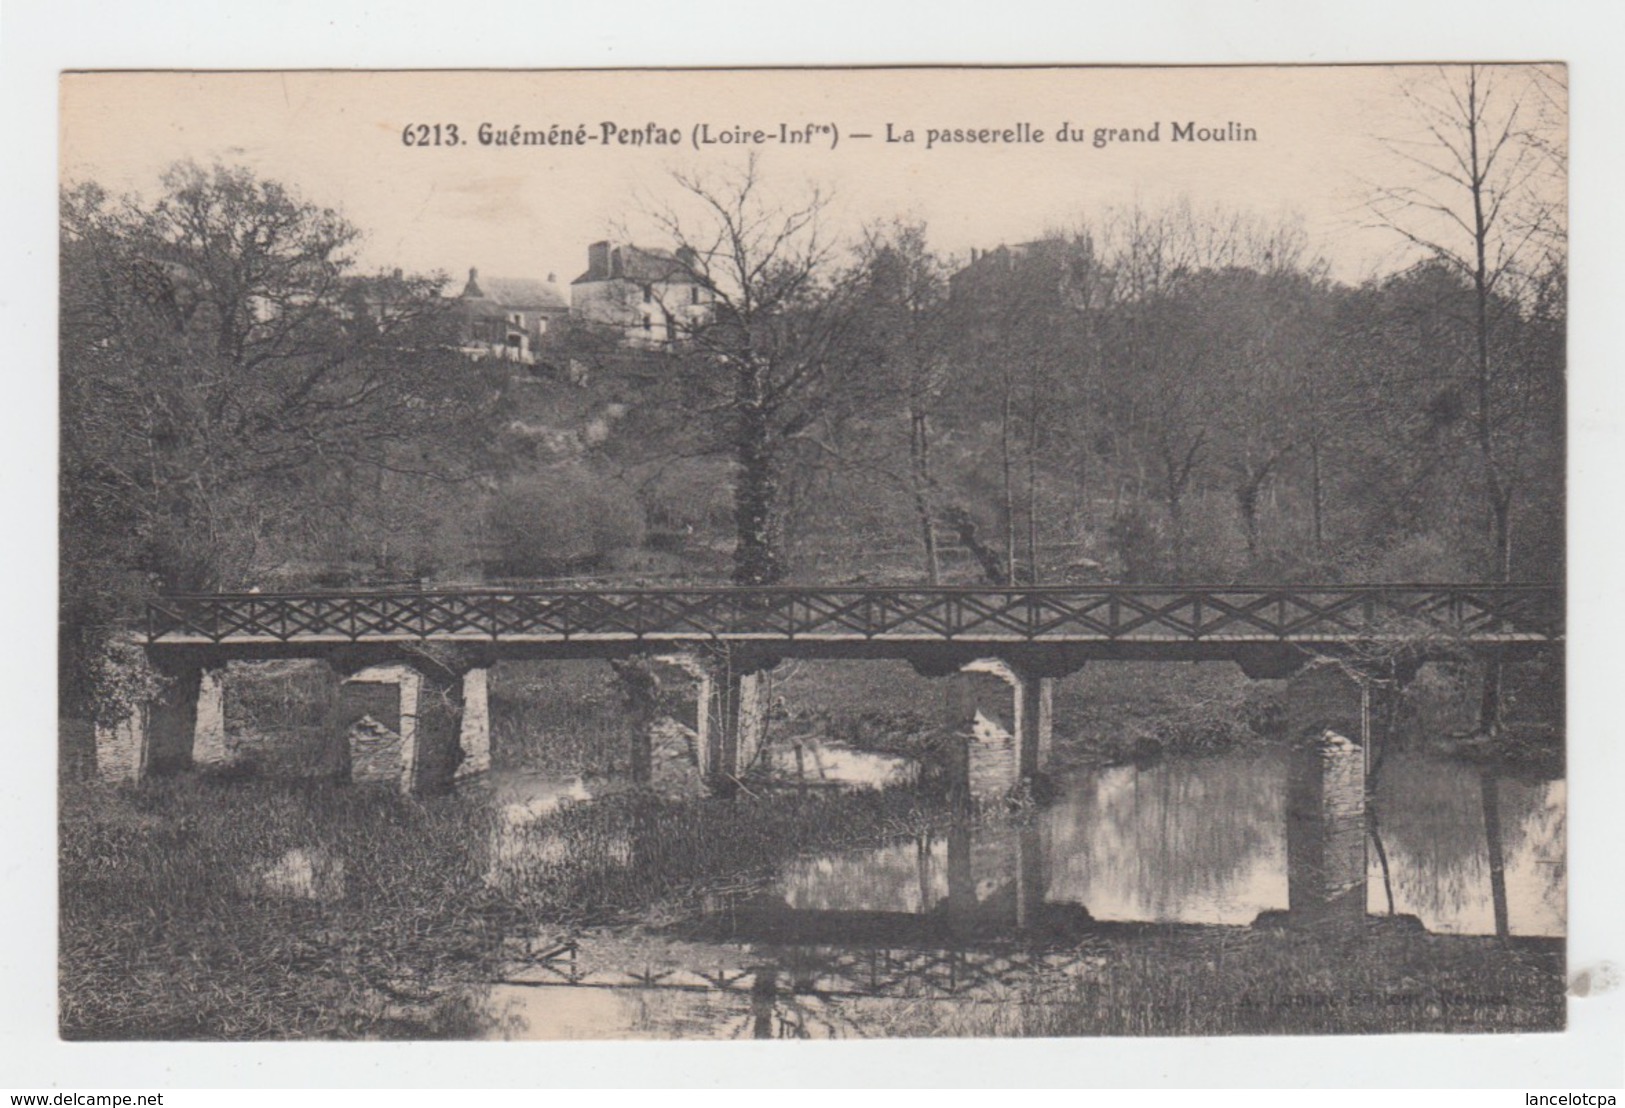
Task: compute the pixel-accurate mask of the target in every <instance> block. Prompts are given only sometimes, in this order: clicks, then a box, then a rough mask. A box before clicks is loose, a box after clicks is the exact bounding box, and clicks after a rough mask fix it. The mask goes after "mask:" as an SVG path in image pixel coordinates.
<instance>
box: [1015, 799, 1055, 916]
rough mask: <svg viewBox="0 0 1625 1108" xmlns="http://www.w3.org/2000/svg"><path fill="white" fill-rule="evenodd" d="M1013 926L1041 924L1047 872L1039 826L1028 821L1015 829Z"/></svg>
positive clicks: (1047, 882)
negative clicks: (1014, 922) (1014, 907)
mask: <svg viewBox="0 0 1625 1108" xmlns="http://www.w3.org/2000/svg"><path fill="white" fill-rule="evenodd" d="M1015 863H1016V866H1015V869H1016V927H1017V929H1018V930H1021V931H1031V930H1034V929H1036V928H1039V927H1042V926H1043V923H1044V897H1045V896H1046V895H1047V894H1048V893H1049V872H1048V866H1047V864H1046V860H1045V858H1044V840H1043V836H1042V834H1041V833H1040V831H1039V828H1038V825H1037V824H1036V823H1034V822H1028V823H1027V824H1025V825H1024V826H1023V827H1021V828H1020V829H1019V830H1018V831H1017V832H1016V857H1015Z"/></svg>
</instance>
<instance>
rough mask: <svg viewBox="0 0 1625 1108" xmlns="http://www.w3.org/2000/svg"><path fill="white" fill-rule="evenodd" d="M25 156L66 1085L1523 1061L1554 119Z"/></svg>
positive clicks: (106, 106)
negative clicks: (1022, 1057) (303, 1072)
mask: <svg viewBox="0 0 1625 1108" xmlns="http://www.w3.org/2000/svg"><path fill="white" fill-rule="evenodd" d="M59 94H60V116H59V131H60V133H59V168H60V201H59V212H58V215H59V227H58V238H59V250H60V263H59V264H60V276H59V284H58V287H57V297H58V307H59V311H58V324H57V326H58V332H57V338H58V381H59V409H58V411H59V426H58V428H57V431H58V439H57V443H58V449H59V456H58V458H57V463H58V467H59V470H58V472H59V484H58V494H59V520H58V522H59V557H60V566H59V574H60V578H59V610H58V627H57V650H58V653H57V659H56V664H57V680H58V684H57V688H56V690H55V692H56V697H57V705H58V716H59V720H58V723H59V731H58V747H57V749H58V757H57V777H58V798H57V802H58V807H57V814H56V818H57V828H56V830H57V836H58V838H57V844H56V865H57V909H56V910H57V913H58V918H57V943H58V947H57V952H56V953H57V967H56V969H57V978H56V983H57V998H56V999H57V1014H58V1024H57V1028H56V1031H57V1033H58V1034H59V1035H60V1037H61V1038H62V1039H64V1040H68V1041H72V1042H80V1041H96V1042H130V1041H135V1042H151V1041H177V1040H192V1041H208V1042H219V1041H232V1042H265V1041H271V1040H278V1041H281V1040H342V1041H378V1040H439V1041H457V1042H462V1041H469V1040H507V1041H513V1040H527V1041H531V1040H541V1041H548V1040H606V1041H624V1040H761V1039H772V1040H812V1039H877V1038H878V1039H919V1038H978V1039H986V1038H1023V1039H1035V1038H1044V1039H1079V1038H1096V1037H1181V1038H1183V1037H1198V1036H1200V1037H1231V1036H1260V1035H1263V1036H1270V1035H1283V1036H1284V1035H1293V1036H1330V1035H1338V1036H1345V1035H1414V1034H1432V1035H1439V1034H1452V1035H1456V1034H1471V1035H1511V1034H1526V1033H1552V1032H1562V1031H1564V1029H1565V1028H1566V1027H1567V1026H1568V1015H1567V1010H1566V998H1567V995H1568V993H1569V989H1570V983H1569V973H1570V966H1569V965H1568V958H1567V957H1566V936H1567V934H1568V920H1569V895H1570V888H1569V880H1568V861H1569V834H1568V823H1569V806H1568V790H1567V779H1568V758H1567V753H1568V746H1567V742H1566V726H1565V720H1566V704H1567V699H1566V689H1565V643H1566V629H1565V619H1566V608H1567V604H1566V584H1565V583H1566V579H1567V569H1566V567H1567V560H1568V547H1567V542H1566V537H1565V536H1566V530H1567V527H1568V524H1569V513H1568V510H1567V465H1568V449H1567V442H1568V435H1567V431H1568V424H1567V397H1568V387H1567V361H1566V358H1567V349H1568V339H1569V335H1568V222H1569V220H1568V186H1569V181H1568V150H1569V119H1568V110H1569V106H1568V70H1567V68H1566V67H1565V66H1564V65H1562V64H1560V63H1555V62H1551V63H1547V62H1527V63H1508V62H1498V63H1488V62H1485V63H1469V62H1450V63H1447V64H1421V63H1415V64H1404V65H1376V64H1370V65H1337V66H1332V65H1324V66H1320V65H1254V66H1162V67H1157V66H1138V67H1137V66H1099V67H1089V66H1072V67H1044V68H1037V67H997V66H983V67H978V66H958V67H947V66H943V67H931V66H920V67H910V68H887V67H871V68H762V69H744V68H741V69H619V70H613V69H605V70H550V71H542V70H538V71H520V70H484V71H471V70H461V71H458V70H446V71H384V70H374V71H364V70H346V71H337V70H302V71H292V70H290V71H279V72H271V71H179V70H176V71H88V70H87V71H77V72H67V73H63V74H62V76H61V78H60V86H59ZM47 741H49V740H48V738H47ZM785 1049H786V1050H787V1051H788V1052H790V1053H794V1052H796V1051H798V1050H799V1051H802V1052H805V1050H806V1049H807V1048H785Z"/></svg>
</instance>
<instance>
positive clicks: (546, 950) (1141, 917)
mask: <svg viewBox="0 0 1625 1108" xmlns="http://www.w3.org/2000/svg"><path fill="white" fill-rule="evenodd" d="M1363 764H1364V762H1363V754H1362V752H1360V751H1359V750H1358V749H1357V748H1354V749H1352V750H1342V751H1331V752H1327V751H1317V752H1312V753H1311V754H1310V755H1308V756H1304V755H1302V754H1301V753H1300V754H1298V755H1294V754H1293V753H1291V752H1287V751H1281V750H1274V751H1267V752H1262V753H1260V752H1251V753H1238V754H1232V755H1227V756H1220V757H1211V758H1202V759H1192V760H1172V759H1170V760H1165V761H1162V762H1160V763H1157V764H1153V765H1149V766H1118V767H1112V768H1108V769H1104V770H1100V771H1098V772H1093V773H1088V774H1082V775H1079V776H1077V777H1075V778H1072V779H1071V780H1068V781H1063V782H1062V783H1061V786H1062V787H1061V790H1060V796H1059V798H1058V800H1057V801H1056V802H1055V803H1054V804H1053V805H1052V806H1050V807H1047V808H1045V809H1042V810H1040V811H1037V812H1033V813H1031V814H1030V815H1028V816H1027V817H1026V818H1025V819H1016V820H993V821H990V822H988V823H986V824H981V825H976V826H971V825H969V824H962V825H959V826H956V827H955V828H953V829H952V830H950V831H948V832H946V833H938V834H934V835H921V836H918V837H915V838H911V839H904V840H901V841H896V842H892V843H889V844H886V845H884V846H880V847H876V848H873V849H867V850H861V851H852V852H845V853H839V854H830V855H823V856H815V857H807V858H802V859H798V860H795V861H793V862H791V863H789V864H787V865H785V866H784V867H783V868H782V869H781V871H780V872H779V874H778V876H777V878H776V880H774V881H772V882H771V883H770V884H769V885H767V886H766V887H764V888H760V889H757V890H756V891H755V892H752V893H750V894H744V895H735V896H731V897H728V898H724V899H719V900H717V901H716V902H714V903H713V904H711V905H710V906H709V908H708V910H707V911H706V912H704V913H702V914H701V915H699V916H698V917H695V918H690V919H686V920H681V921H678V922H676V923H672V924H666V925H664V926H661V927H658V928H656V927H650V928H640V929H632V930H623V931H604V930H600V931H593V932H589V933H586V934H580V935H574V936H571V937H569V938H568V940H565V939H558V940H555V941H554V942H553V943H551V944H549V943H541V942H538V941H533V942H531V943H530V944H529V945H528V946H527V947H526V948H525V949H523V950H521V951H517V952H516V953H515V957H514V967H513V972H512V973H510V974H509V975H508V978H509V981H510V983H509V984H505V985H502V986H499V987H497V989H496V990H495V991H494V992H493V994H492V997H491V1004H492V1005H493V1006H494V1010H495V1011H497V1012H499V1013H501V1015H502V1017H503V1021H502V1022H503V1026H504V1027H506V1028H507V1029H508V1030H507V1032H506V1033H507V1034H512V1035H518V1036H522V1037H538V1038H605V1037H632V1038H651V1037H654V1038H673V1037H680V1038H728V1037H747V1038H748V1037H825V1036H845V1035H854V1034H861V1033H862V1032H863V1030H864V1028H866V1027H875V1026H886V1025H887V1021H888V1019H889V1018H890V1017H889V1015H888V1013H890V1012H892V1010H893V1009H894V1008H896V1007H897V1006H898V1005H903V1006H905V1007H906V1005H908V1004H920V1003H936V1002H947V1003H952V1004H970V1003H978V1004H979V1003H994V1004H998V1003H1005V1002H1008V1001H1010V1000H1012V999H1013V998H1017V997H1019V1000H1020V1002H1021V1004H1022V1005H1026V1004H1031V1003H1037V1002H1041V999H1042V997H1043V996H1045V995H1046V993H1047V991H1048V990H1050V989H1055V990H1058V991H1064V990H1065V989H1067V988H1069V987H1073V986H1076V984H1077V983H1078V982H1080V981H1088V980H1090V979H1091V977H1092V975H1095V974H1096V973H1097V971H1098V970H1099V969H1100V967H1101V965H1102V964H1103V962H1104V958H1105V948H1104V947H1103V946H1102V943H1101V940H1100V938H1099V936H1101V935H1102V934H1105V933H1108V932H1112V929H1113V928H1114V927H1115V928H1117V929H1118V930H1117V931H1116V932H1113V933H1116V934H1119V935H1120V934H1121V933H1122V932H1121V929H1122V928H1123V927H1137V926H1145V925H1153V926H1154V925H1175V926H1177V925H1196V924H1199V925H1221V926H1223V925H1229V926H1246V925H1250V924H1252V923H1254V921H1255V920H1258V919H1259V917H1260V916H1268V915H1269V914H1271V913H1282V912H1286V911H1287V910H1288V909H1293V910H1296V911H1301V910H1302V908H1303V903H1304V900H1305V892H1304V890H1305V888H1306V880H1308V879H1306V877H1305V873H1306V872H1309V873H1310V877H1311V878H1313V879H1315V880H1320V879H1322V878H1324V877H1325V876H1326V874H1327V873H1331V874H1332V877H1333V878H1335V880H1334V881H1332V884H1333V885H1335V886H1336V887H1337V890H1338V891H1339V892H1341V893H1342V894H1343V895H1341V897H1340V899H1341V900H1343V901H1344V902H1346V903H1349V904H1351V905H1352V909H1353V912H1354V913H1355V918H1356V919H1358V918H1359V917H1360V916H1361V915H1363V914H1364V913H1362V912H1361V900H1362V899H1363V907H1364V911H1365V912H1369V913H1370V914H1372V915H1389V914H1398V915H1414V916H1415V917H1417V918H1418V919H1419V921H1420V924H1421V925H1422V926H1424V927H1426V928H1427V929H1428V930H1430V931H1435V932H1443V933H1449V934H1459V935H1494V934H1496V933H1497V931H1498V929H1499V930H1500V931H1501V932H1502V933H1510V934H1511V935H1514V936H1553V937H1556V936H1561V935H1562V934H1563V928H1564V903H1565V896H1564V883H1565V871H1564V853H1563V851H1564V833H1565V821H1564V812H1565V800H1566V796H1565V789H1564V783H1563V782H1562V781H1540V780H1523V779H1513V778H1510V777H1502V776H1497V775H1494V774H1489V775H1486V774H1485V773H1483V772H1482V771H1481V770H1480V769H1478V768H1476V767H1473V766H1468V765H1465V764H1462V763H1458V762H1453V761H1447V760H1443V759H1440V758H1437V757H1432V756H1429V755H1427V754H1423V753H1413V752H1402V751H1395V752H1393V753H1392V754H1391V755H1389V756H1388V757H1387V758H1386V759H1385V760H1384V764H1383V765H1382V766H1381V769H1380V772H1378V773H1377V774H1376V775H1374V776H1373V777H1372V778H1370V779H1366V778H1365V775H1364V772H1363ZM1367 788H1369V789H1370V791H1371V798H1370V801H1371V802H1370V807H1369V810H1370V812H1372V813H1373V814H1374V816H1375V819H1374V820H1372V821H1371V823H1370V825H1369V826H1367V824H1366V821H1365V820H1364V819H1363V818H1362V810H1363V807H1364V806H1363V805H1362V804H1361V803H1360V801H1361V799H1362V797H1363V795H1364V792H1365V790H1366V789H1367ZM1345 794H1349V795H1345ZM1350 795H1352V797H1353V802H1352V806H1351V803H1350ZM1486 800H1487V801H1488V803H1486ZM527 814H528V813H527ZM1486 817H1488V818H1486ZM1487 828H1488V829H1489V831H1490V832H1492V833H1494V834H1495V836H1496V843H1497V845H1498V848H1499V850H1498V853H1499V856H1500V858H1501V872H1502V875H1503V877H1504V881H1500V882H1496V881H1492V876H1493V869H1494V867H1493V865H1492V857H1493V855H1494V854H1496V853H1497V852H1496V851H1492V850H1491V849H1490V847H1489V845H1488V843H1487V841H1486V829H1487ZM1317 836H1318V837H1317ZM1368 843H1370V845H1371V846H1372V847H1373V849H1367V845H1368ZM1379 843H1380V846H1381V849H1380V850H1378V849H1375V846H1376V845H1377V844H1379ZM1333 871H1336V872H1333ZM1361 873H1364V875H1365V881H1364V890H1363V891H1364V896H1363V898H1361V897H1359V893H1360V891H1361V890H1360V885H1361V881H1360V875H1361ZM1339 882H1340V884H1339ZM1498 886H1504V895H1499V894H1498V893H1497V892H1496V888H1497V887H1498ZM1310 891H1311V892H1313V889H1311V890H1310ZM1351 898H1352V899H1351ZM1498 903H1499V904H1501V905H1503V907H1502V908H1501V910H1500V911H1499V912H1498V909H1497V905H1498ZM1498 915H1502V916H1504V925H1503V926H1500V927H1499V928H1498V922H1503V921H1499V920H1498Z"/></svg>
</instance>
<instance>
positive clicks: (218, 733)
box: [192, 666, 231, 766]
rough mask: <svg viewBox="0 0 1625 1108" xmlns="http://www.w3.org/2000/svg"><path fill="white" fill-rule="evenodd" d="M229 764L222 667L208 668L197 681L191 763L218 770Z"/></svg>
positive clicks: (224, 669)
mask: <svg viewBox="0 0 1625 1108" xmlns="http://www.w3.org/2000/svg"><path fill="white" fill-rule="evenodd" d="M230 761H231V754H230V753H229V752H228V750H227V749H226V667H225V666H211V667H209V668H207V669H205V670H203V672H202V674H201V675H200V677H199V680H198V690H197V721H196V726H195V729H194V731H193V736H192V762H193V764H194V765H200V766H222V765H226V764H227V763H229V762H230Z"/></svg>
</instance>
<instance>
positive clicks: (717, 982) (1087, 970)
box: [500, 940, 1105, 1000]
mask: <svg viewBox="0 0 1625 1108" xmlns="http://www.w3.org/2000/svg"><path fill="white" fill-rule="evenodd" d="M617 953H621V952H617ZM730 953H734V954H735V955H736V961H735V962H734V964H732V965H718V966H714V967H702V966H697V965H684V964H682V963H681V962H676V961H672V960H669V959H666V960H662V961H661V962H660V964H658V965H656V964H652V963H646V964H642V965H627V964H623V960H618V959H615V958H605V957H601V956H595V952H594V951H593V950H591V949H590V948H589V947H585V946H582V945H580V944H578V943H576V942H574V941H568V940H560V941H557V942H552V943H541V944H527V946H526V947H525V949H523V950H517V949H515V950H510V952H509V961H508V963H507V965H506V966H505V967H504V969H503V971H502V973H501V975H500V980H501V982H502V983H504V984H509V985H526V986H533V987H559V986H574V987H577V988H597V989H661V990H669V991H676V992H721V993H734V994H739V995H745V996H748V995H750V994H751V993H752V992H753V991H755V990H756V989H757V988H758V986H759V985H760V984H761V983H762V982H761V981H760V978H761V977H762V976H763V975H764V974H769V973H770V974H772V977H773V986H774V990H775V992H777V993H781V994H789V995H814V996H822V997H911V998H932V997H953V998H961V999H986V1000H998V999H1000V998H1005V997H1008V996H1009V995H1010V994H1011V993H1012V992H1014V991H1016V990H1018V989H1019V990H1020V991H1021V993H1022V995H1023V996H1025V997H1028V998H1031V997H1032V996H1034V995H1035V992H1036V993H1043V992H1046V991H1052V990H1053V991H1062V992H1065V991H1070V990H1072V989H1074V988H1075V987H1076V986H1077V985H1078V984H1079V983H1083V982H1087V981H1089V980H1091V979H1092V978H1093V977H1095V976H1098V974H1099V972H1100V970H1101V968H1102V967H1103V966H1104V964H1105V956H1104V954H1103V953H1102V952H1101V951H1099V950H1096V949H1094V948H1093V947H1092V946H1088V945H1077V946H1069V947H1055V948H1043V947H1039V948H1028V947H1021V946H1016V945H1001V946H993V947H986V948H971V949H964V950H949V949H924V948H922V949H882V948H845V947H830V946H796V947H780V946H775V947H774V949H773V951H772V954H771V956H770V957H769V956H763V957H757V956H755V955H753V954H752V953H750V952H749V951H748V950H747V949H745V948H740V949H739V950H737V951H733V952H730Z"/></svg>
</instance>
